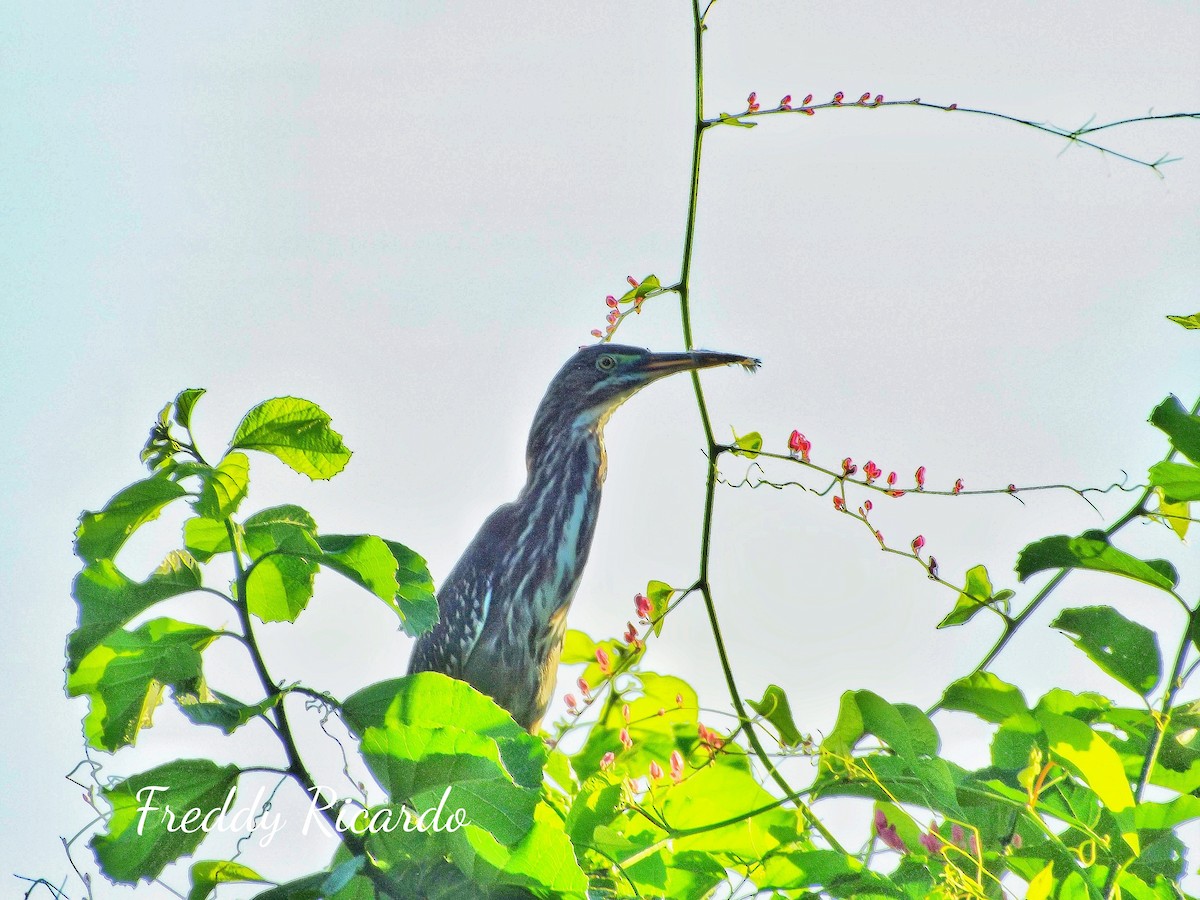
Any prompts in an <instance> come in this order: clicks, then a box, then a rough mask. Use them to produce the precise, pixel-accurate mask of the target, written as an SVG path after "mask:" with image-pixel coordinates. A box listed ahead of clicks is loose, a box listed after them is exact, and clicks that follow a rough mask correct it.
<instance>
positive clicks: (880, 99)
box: [875, 94, 883, 106]
mask: <svg viewBox="0 0 1200 900" xmlns="http://www.w3.org/2000/svg"><path fill="white" fill-rule="evenodd" d="M875 105H876V106H882V105H883V94H876V95H875Z"/></svg>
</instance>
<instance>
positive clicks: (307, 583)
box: [246, 555, 317, 622]
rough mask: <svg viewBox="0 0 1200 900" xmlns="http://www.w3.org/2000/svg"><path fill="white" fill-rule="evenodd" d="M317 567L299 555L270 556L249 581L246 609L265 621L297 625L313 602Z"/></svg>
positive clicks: (248, 578)
mask: <svg viewBox="0 0 1200 900" xmlns="http://www.w3.org/2000/svg"><path fill="white" fill-rule="evenodd" d="M316 574H317V564H316V562H313V561H311V560H308V559H304V558H302V557H299V556H284V555H276V556H267V557H265V558H263V559H259V560H257V561H255V563H254V567H253V568H252V569H251V570H250V574H249V576H248V577H247V578H246V607H247V608H248V609H249V610H250V612H252V613H253V614H254V615H256V616H258V618H260V619H261V620H262V621H264V622H295V621H296V619H297V618H299V616H300V613H302V612H303V611H304V608H305V607H306V606H308V601H309V600H311V599H312V593H313V579H314V578H315V577H316Z"/></svg>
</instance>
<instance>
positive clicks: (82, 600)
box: [67, 550, 202, 671]
mask: <svg viewBox="0 0 1200 900" xmlns="http://www.w3.org/2000/svg"><path fill="white" fill-rule="evenodd" d="M201 583H202V579H201V576H200V570H199V569H198V568H197V566H196V561H195V560H194V559H192V558H191V557H190V556H188V555H187V554H186V553H183V552H182V551H179V550H173V551H172V552H171V553H169V554H168V555H167V558H166V559H165V560H163V562H162V565H160V566H159V567H158V568H157V569H155V570H154V574H152V575H151V576H150V577H149V578H147V579H146V580H145V581H141V582H138V581H133V580H132V579H130V578H127V577H126V576H125V575H123V574H122V573H121V572H120V570H118V569H117V567H116V565H115V564H114V563H113V562H112V560H109V559H101V560H99V561H97V562H93V563H91V564H89V565H88V566H87V567H86V568H85V569H83V571H81V572H80V573H79V574H78V575H77V576H76V577H75V585H74V588H73V589H72V594H73V596H74V597H75V602H76V603H78V604H79V626H78V627H77V628H76V629H75V630H74V631H72V632H71V634H70V636H69V637H68V638H67V666H68V668H69V669H70V670H71V671H74V670H75V669H76V668H77V667H78V665H79V663H80V661H81V660H82V659H83V657H84V656H86V655H87V654H88V653H90V652H91V651H92V650H94V649H95V648H96V646H97V645H98V644H99V643H100V642H101V641H103V640H104V639H105V638H106V637H107V636H108V635H109V634H111V633H112V632H114V631H116V630H117V629H118V628H121V627H122V626H123V625H125V624H126V623H127V622H129V621H130V620H131V619H132V618H134V616H136V615H138V614H139V613H141V612H144V611H145V610H147V609H149V608H150V607H151V606H153V605H154V604H155V603H158V602H159V601H161V600H166V599H167V598H168V597H175V596H177V595H179V594H186V593H188V592H189V591H194V590H196V589H197V588H199V587H200V586H201Z"/></svg>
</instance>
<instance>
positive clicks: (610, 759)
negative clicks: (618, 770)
mask: <svg viewBox="0 0 1200 900" xmlns="http://www.w3.org/2000/svg"><path fill="white" fill-rule="evenodd" d="M616 762H617V756H616V754H615V753H613V752H612V751H611V750H609V751H608V752H607V753H605V754H604V755H603V756H602V757H600V769H601V770H602V771H607V770H608V769H611V768H612V767H613V766H614V765H615V764H616Z"/></svg>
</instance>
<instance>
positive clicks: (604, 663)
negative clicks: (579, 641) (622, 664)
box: [596, 647, 612, 675]
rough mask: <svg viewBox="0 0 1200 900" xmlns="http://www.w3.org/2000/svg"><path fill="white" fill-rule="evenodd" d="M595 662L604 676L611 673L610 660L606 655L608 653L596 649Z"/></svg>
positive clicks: (598, 648)
mask: <svg viewBox="0 0 1200 900" xmlns="http://www.w3.org/2000/svg"><path fill="white" fill-rule="evenodd" d="M596 662H598V663H599V664H600V671H601V672H603V673H604V674H605V675H608V674H609V673H610V672H612V658H611V657H610V656H609V655H608V651H607V650H605V649H604V648H603V647H597V648H596Z"/></svg>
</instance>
